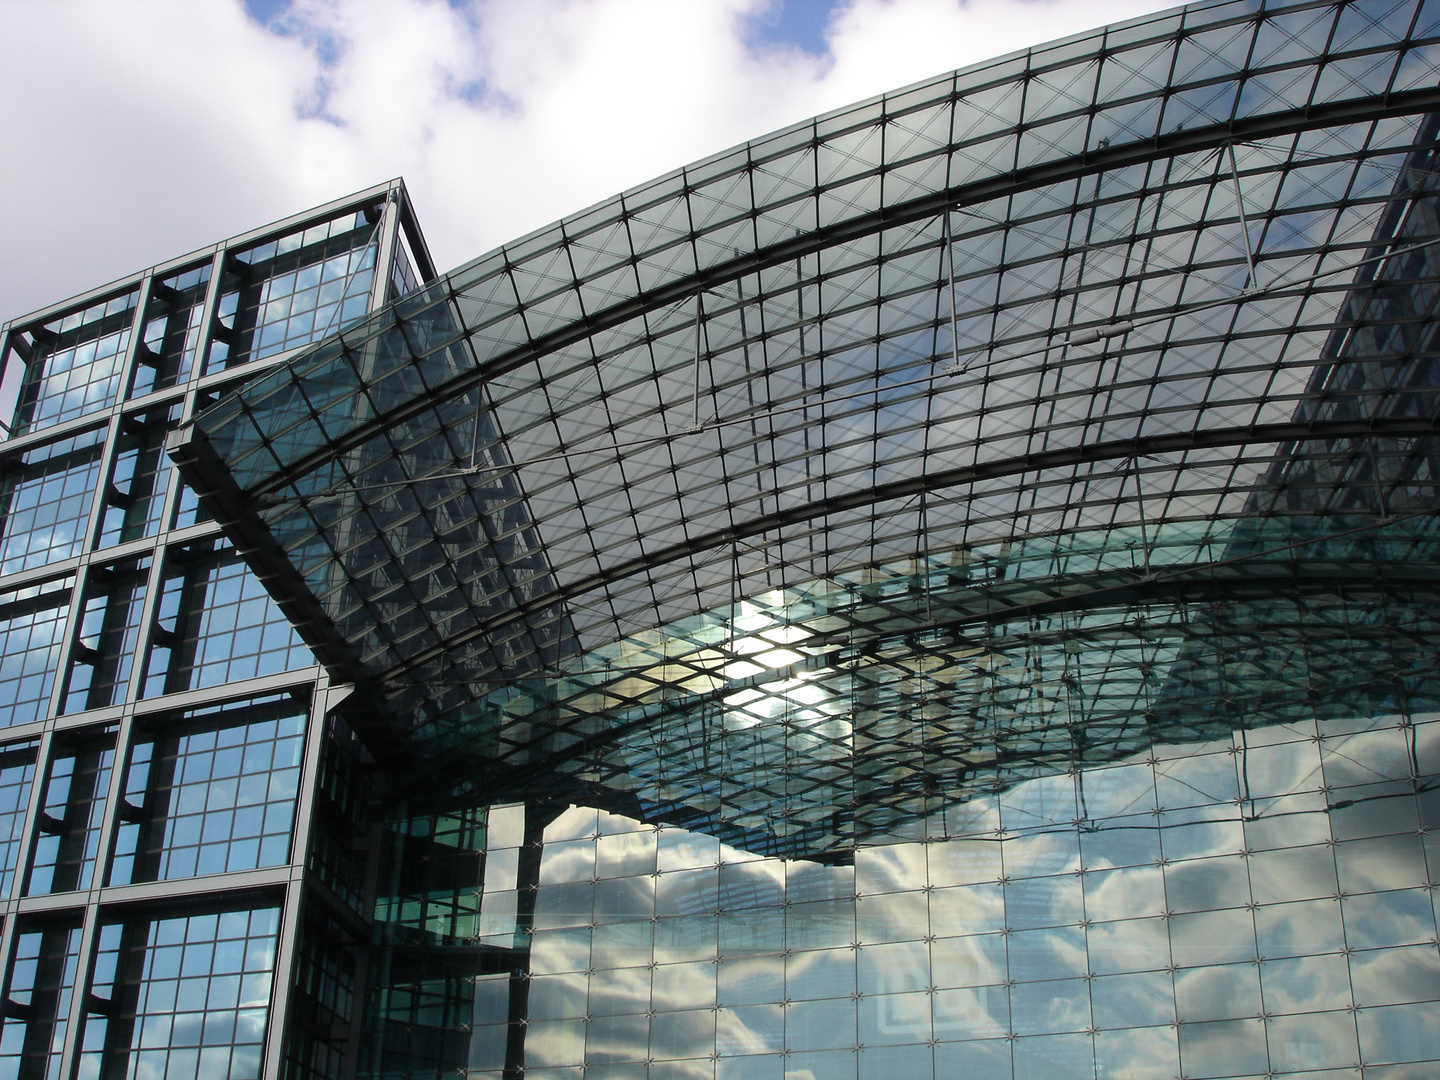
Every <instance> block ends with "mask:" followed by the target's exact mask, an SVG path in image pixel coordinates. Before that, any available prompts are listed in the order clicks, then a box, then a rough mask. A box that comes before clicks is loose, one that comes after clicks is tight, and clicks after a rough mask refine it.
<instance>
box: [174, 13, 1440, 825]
mask: <svg viewBox="0 0 1440 1080" xmlns="http://www.w3.org/2000/svg"><path fill="white" fill-rule="evenodd" d="M1437 83H1440V4H1437V3H1435V2H1433V0H1424V2H1421V0H1398V2H1397V0H1357V2H1349V3H1334V2H1303V3H1288V4H1274V5H1261V4H1257V3H1253V2H1233V3H1219V4H1200V5H1195V6H1193V7H1190V8H1187V9H1181V10H1176V11H1171V12H1167V13H1165V14H1161V15H1157V16H1153V17H1149V18H1145V19H1141V20H1137V21H1134V22H1130V23H1127V24H1123V25H1120V26H1116V27H1111V28H1107V29H1102V30H1097V31H1095V32H1092V33H1090V34H1085V35H1081V36H1078V37H1075V38H1071V39H1068V40H1066V41H1062V42H1059V43H1056V44H1053V45H1048V46H1044V47H1041V48H1036V49H1032V50H1029V51H1028V52H1025V53H1021V54H1017V55H1013V56H1009V57H1005V58H1002V59H999V60H996V61H994V62H991V63H988V64H984V65H980V66H978V67H973V68H969V69H965V70H962V71H959V72H956V73H954V74H951V75H946V76H943V77H941V78H938V79H935V80H931V81H929V82H926V83H922V84H920V85H917V86H914V87H910V88H907V89H904V90H900V91H897V92H895V93H892V94H888V95H885V96H884V97H881V98H877V99H874V100H871V101H868V102H864V103H862V104H860V105H857V106H855V107H853V108H851V109H846V110H843V111H840V112H837V113H833V114H830V115H827V116H823V117H819V118H817V119H815V120H812V121H807V122H806V123H804V124H799V125H796V126H794V127H791V128H788V129H786V130H784V131H781V132H778V133H776V134H774V135H771V136H767V137H765V138H762V139H757V140H755V141H753V142H751V143H747V144H746V145H744V146H741V147H737V148H735V149H733V150H730V151H727V152H725V153H722V154H718V155H716V156H714V157H712V158H709V159H707V160H705V161H702V162H700V163H697V164H695V165H692V166H688V167H686V168H684V169H681V170H678V171H676V172H674V173H671V174H669V175H667V176H664V177H661V178H660V179H658V180H656V181H654V182H652V183H650V184H647V185H644V186H642V187H640V188H636V189H634V190H631V191H628V192H625V193H623V194H621V195H619V196H616V197H615V198H614V199H611V200H609V201H607V202H604V203H601V204H599V205H597V206H595V207H592V208H590V209H588V210H586V211H583V212H582V213H579V214H576V215H574V216H573V217H570V218H567V219H565V220H563V221H561V222H558V223H556V224H555V225H553V226H551V227H549V228H547V229H543V230H541V231H539V232H536V233H534V234H532V235H530V236H527V237H525V238H523V239H521V240H518V241H516V242H515V243H513V244H509V245H506V246H504V247H502V248H500V249H497V250H496V251H494V252H491V253H489V254H487V255H485V256H483V257H481V258H479V259H477V260H475V261H474V262H472V263H469V264H467V265H466V266H463V267H461V268H460V269H458V270H456V271H454V272H453V273H451V274H449V275H448V276H446V277H444V278H442V279H441V280H440V281H438V282H437V283H435V284H434V285H431V286H428V287H426V288H424V289H422V290H420V291H417V292H414V293H411V294H409V295H407V296H405V297H403V298H402V299H400V300H398V301H396V302H395V303H394V304H393V305H391V306H390V307H389V308H387V309H386V310H384V311H382V312H380V313H379V314H377V315H375V316H374V317H372V318H370V319H368V320H367V321H366V322H364V323H362V324H361V325H359V326H357V327H355V328H353V329H351V330H349V331H347V332H346V333H344V334H343V335H341V336H340V337H338V338H336V339H333V340H331V341H328V342H326V343H324V344H322V345H320V346H319V347H317V348H315V349H313V350H311V351H308V352H307V353H305V354H304V355H302V356H301V357H299V358H298V359H296V360H294V361H293V362H291V363H290V364H288V365H286V366H285V367H283V368H281V369H278V370H276V371H274V372H271V373H268V374H266V375H264V376H263V377H261V378H259V379H257V380H255V381H253V382H251V383H249V384H248V385H246V386H244V387H243V388H242V389H241V390H239V391H238V392H237V393H235V394H233V395H231V396H229V397H228V398H226V399H224V400H222V401H221V402H219V403H218V404H216V405H214V406H213V407H212V408H210V409H208V410H207V411H205V412H203V413H202V414H201V415H200V416H199V417H198V418H197V419H196V421H195V422H194V424H193V425H191V426H190V427H189V428H187V429H185V430H184V431H182V432H181V433H180V437H179V438H177V439H176V440H174V441H173V442H172V446H171V449H172V453H173V454H174V455H175V456H176V458H177V460H178V461H180V462H181V463H182V467H183V468H184V469H185V470H186V472H187V475H188V476H189V478H190V480H191V481H192V483H194V484H196V486H198V487H200V488H201V489H202V490H203V491H205V492H206V493H207V495H206V499H207V502H208V504H209V505H210V507H211V509H212V511H213V512H215V513H216V514H217V516H219V517H220V519H221V520H222V521H224V522H225V523H226V524H227V527H228V528H229V529H230V531H231V533H232V535H234V536H235V537H236V538H237V540H239V541H240V542H241V543H242V546H243V547H244V548H245V550H247V551H248V552H249V553H250V555H249V557H250V559H251V562H252V565H254V566H255V567H256V568H257V570H259V571H260V572H261V573H262V576H263V577H264V578H265V580H266V581H267V584H268V585H269V587H270V588H271V591H272V592H273V593H274V594H275V595H276V596H277V598H279V599H280V600H281V602H282V604H283V605H285V606H286V610H287V612H288V613H289V614H290V615H291V617H292V619H294V621H296V623H297V625H299V626H301V628H302V631H303V632H304V633H305V634H306V635H307V637H308V639H309V640H310V641H311V643H312V644H313V645H315V646H316V648H317V650H318V651H319V653H320V655H321V657H322V659H324V660H325V661H326V662H327V664H329V665H330V667H331V669H332V671H333V672H335V673H336V674H338V675H339V676H341V677H344V678H350V679H359V680H369V685H373V686H377V687H380V688H383V693H384V694H385V695H387V702H388V709H389V711H390V713H391V714H392V716H394V717H396V718H398V721H399V725H400V727H402V728H404V729H406V730H407V731H408V733H409V738H410V746H411V747H412V749H413V748H414V747H417V746H418V747H421V748H422V750H421V751H420V754H421V756H422V757H424V756H427V755H428V756H431V757H432V758H434V757H441V756H442V755H441V754H440V751H441V750H444V751H445V752H446V753H445V754H444V755H443V758H444V759H445V760H447V762H448V763H449V764H450V765H451V766H452V772H451V773H450V774H448V775H449V776H450V778H451V779H452V780H453V779H455V778H456V777H457V776H458V775H460V773H458V772H455V771H454V769H457V768H458V769H459V770H460V771H461V772H466V775H470V776H471V777H472V781H473V782H477V783H479V782H484V783H489V784H494V783H500V782H514V783H520V784H522V786H523V777H524V776H525V775H529V774H527V773H526V770H527V769H529V770H541V771H543V772H544V774H545V775H546V776H549V777H551V778H552V779H553V775H554V774H555V773H556V772H557V771H558V772H559V773H561V774H563V775H565V776H568V777H569V778H570V779H571V780H572V781H573V782H574V783H575V784H576V785H594V786H596V787H597V789H604V790H605V791H607V792H609V793H611V794H612V795H613V794H614V793H615V792H617V791H623V792H625V793H626V794H625V797H626V798H632V799H634V800H636V801H637V802H636V805H637V806H639V808H640V811H644V812H651V813H654V812H658V811H657V810H656V808H657V807H660V808H661V809H662V810H664V812H665V813H667V814H669V815H670V818H671V819H677V820H680V819H683V820H700V819H702V818H703V819H705V820H706V821H709V822H710V827H712V828H722V827H723V828H724V829H729V830H731V833H732V834H734V835H742V834H743V835H744V836H746V837H749V840H748V841H746V842H749V843H751V844H752V846H754V845H759V846H761V847H766V845H768V848H767V849H768V850H777V851H789V850H805V851H811V852H813V851H817V850H818V851H833V850H836V849H838V848H842V847H843V846H844V843H845V842H846V839H845V838H846V837H849V838H850V840H853V839H854V838H855V837H856V836H857V835H860V834H861V833H865V834H867V835H868V834H874V833H876V832H883V830H884V829H885V828H887V827H890V824H891V823H892V821H893V818H894V815H893V814H891V815H890V816H887V814H890V811H888V810H886V807H891V808H892V809H893V807H894V805H895V803H896V802H897V800H906V799H908V800H911V801H914V800H921V801H923V800H925V799H929V798H932V797H935V795H936V792H937V791H944V792H947V793H949V794H950V795H951V796H952V797H953V796H955V795H956V794H957V793H959V794H963V791H964V790H965V789H966V785H973V784H988V785H991V786H992V788H993V786H995V785H997V784H998V785H1003V784H1004V783H1007V782H1009V781H1010V780H1013V779H1014V778H1017V777H1022V776H1033V775H1038V774H1040V773H1043V772H1044V771H1046V770H1053V769H1057V768H1070V767H1073V766H1074V765H1075V764H1076V763H1083V762H1085V761H1089V760H1108V759H1113V757H1115V756H1117V755H1119V754H1123V753H1127V752H1130V751H1132V750H1134V749H1136V748H1140V747H1143V746H1145V745H1147V744H1149V743H1150V742H1153V741H1155V740H1162V741H1163V740H1167V739H1168V740H1178V739H1195V738H1203V737H1205V736H1206V734H1207V733H1209V732H1213V731H1228V730H1232V729H1233V728H1235V727H1247V726H1255V725H1258V724H1262V723H1270V722H1276V721H1280V720H1283V719H1285V718H1286V717H1287V716H1289V715H1293V711H1294V710H1295V709H1297V708H1300V709H1307V708H1308V709H1312V710H1313V709H1315V708H1319V707H1321V706H1318V705H1316V702H1317V701H1321V700H1324V701H1328V702H1330V703H1331V705H1333V707H1334V708H1339V709H1342V710H1344V709H1357V708H1359V709H1371V710H1373V709H1382V710H1383V709H1385V708H1392V707H1393V708H1395V709H1400V708H1401V707H1402V705H1405V703H1407V702H1408V703H1410V705H1413V704H1414V703H1415V702H1418V701H1421V700H1425V701H1428V700H1431V698H1432V697H1434V696H1435V691H1434V689H1433V688H1432V687H1430V684H1429V679H1430V675H1429V674H1428V673H1427V668H1426V665H1427V664H1430V658H1432V657H1433V654H1434V647H1435V645H1436V637H1435V630H1436V627H1435V626H1434V620H1433V618H1432V616H1431V615H1430V612H1431V611H1433V599H1434V595H1433V590H1434V585H1435V567H1434V554H1435V548H1434V539H1435V521H1434V517H1433V511H1434V510H1435V508H1436V505H1437V504H1436V500H1435V481H1434V474H1433V472H1432V462H1433V460H1434V458H1433V454H1434V450H1435V445H1434V439H1433V437H1434V435H1435V434H1436V433H1437V425H1440V413H1437V400H1436V394H1437V390H1440V380H1437V379H1436V377H1435V372H1434V370H1433V365H1434V363H1435V361H1436V356H1437V349H1436V343H1435V334H1434V329H1433V326H1432V322H1433V318H1434V313H1433V311H1432V308H1433V305H1434V303H1435V300H1436V297H1437V295H1440V291H1437V287H1440V219H1437V214H1436V209H1437V203H1436V195H1437V193H1440V184H1437V175H1436V167H1437V163H1440V154H1437V149H1436V133H1437V124H1436V121H1435V120H1434V117H1435V116H1436V115H1440V85H1437ZM1402 627H1403V628H1404V629H1401V628H1402ZM1360 661H1363V663H1359V667H1360V668H1363V670H1358V669H1357V662H1360ZM1430 669H1431V670H1433V664H1430ZM1317 672H1319V673H1320V674H1318V675H1317ZM842 684H843V685H842ZM756 702H759V703H760V704H756ZM1326 707H1329V706H1326ZM1405 707H1409V706H1408V705H1405ZM807 710H808V714H807ZM805 715H808V719H796V717H803V716H805ZM865 717H868V718H869V719H868V720H866V719H864V718H865ZM767 725H769V727H767ZM760 728H765V730H766V731H772V730H773V732H775V734H773V735H761V734H759V733H758V729H760ZM744 732H750V734H748V735H744V734H736V733H744ZM707 733H708V734H707ZM710 736H713V738H711V737H710ZM727 739H728V740H730V741H729V742H728V743H727V742H726V740H727ZM735 739H748V740H751V742H750V743H747V744H746V745H747V746H749V747H750V749H747V750H744V751H743V752H741V751H738V750H736V751H735V753H737V754H738V755H739V757H743V758H744V759H745V762H746V764H745V765H744V766H743V767H742V766H741V765H739V764H736V765H735V766H734V767H733V769H729V771H727V768H728V767H727V766H725V765H723V764H721V763H719V762H720V758H722V757H724V756H725V754H726V753H730V752H731V750H734V746H735ZM722 744H723V746H722ZM726 746H729V747H730V748H731V749H730V750H725V749H724V747H726ZM722 750H723V751H724V752H723V753H722ZM746 755H748V756H746ZM782 759H783V761H788V762H789V763H790V764H789V765H786V766H784V767H781V765H779V764H776V765H775V768H774V775H775V776H776V777H777V778H778V779H776V781H775V785H774V787H773V789H767V788H766V787H765V784H763V783H761V782H759V781H758V780H757V779H756V777H757V776H758V775H759V773H758V772H757V771H756V762H772V763H775V762H781V761H782ZM457 762H458V763H459V764H458V765H456V764H455V763H457ZM866 762H868V764H866ZM433 770H434V767H433V765H432V766H431V767H430V771H427V772H425V773H424V775H426V776H427V777H431V778H433V777H434V776H435V775H436V774H435V773H434V771H433ZM476 770H479V772H478V773H477V771H476ZM747 770H748V771H747ZM807 770H808V774H809V775H806V774H807ZM762 771H763V770H762ZM476 775H479V776H481V779H480V780H473V777H474V776H476ZM537 775H538V773H537ZM842 775H843V779H841V777H842ZM517 777H520V778H522V779H521V780H517V779H516V778H517ZM467 782H471V781H467ZM861 788H863V789H864V793H863V794H862V793H860V792H861ZM742 789H743V790H742ZM842 789H843V792H844V794H843V797H842V794H840V792H841V791H842ZM667 800H668V801H667ZM862 804H863V805H864V806H867V807H869V808H870V811H869V812H870V813H871V817H870V819H869V823H868V824H865V825H863V827H862V825H861V824H858V823H857V822H858V820H859V817H860V816H861V811H860V810H859V809H857V808H858V807H860V806H861V805H862ZM776 807H782V808H783V809H780V810H777V809H776ZM846 807H848V809H844V808H846ZM851 813H853V814H854V815H855V818H854V819H849V818H847V819H846V821H843V822H842V821H841V820H840V817H843V816H844V815H845V814H851ZM686 815H690V817H688V818H687V817H686ZM707 815H708V816H707ZM837 815H839V816H837ZM782 819H783V820H782ZM787 837H789V838H798V839H794V841H793V843H792V842H791V841H790V840H787V839H786V838H787Z"/></svg>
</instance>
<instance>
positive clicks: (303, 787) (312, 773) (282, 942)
mask: <svg viewBox="0 0 1440 1080" xmlns="http://www.w3.org/2000/svg"><path fill="white" fill-rule="evenodd" d="M350 689H351V688H350V687H348V686H345V687H337V688H335V689H333V690H332V689H331V687H330V680H329V678H328V677H327V676H326V675H325V674H323V673H322V674H321V675H320V678H319V679H318V681H317V682H316V684H315V695H314V696H313V697H312V698H311V699H310V715H309V718H308V720H307V721H306V729H305V762H304V765H303V766H302V768H301V770H300V786H299V794H298V795H297V797H296V801H295V824H294V826H293V827H292V832H291V840H290V874H289V880H288V881H286V883H285V900H284V902H283V905H282V907H281V909H280V939H279V941H277V942H276V946H275V974H274V983H273V989H272V990H271V993H270V1016H269V1019H268V1020H267V1022H266V1025H265V1065H264V1068H263V1069H262V1070H261V1074H260V1075H261V1076H263V1077H266V1078H268V1080H274V1078H276V1077H279V1075H280V1070H281V1066H282V1065H283V1064H284V1061H285V1044H286V1041H287V1039H288V1036H289V1034H290V999H291V991H292V989H293V987H294V985H295V961H296V956H295V952H296V942H297V939H298V938H299V936H300V918H301V913H302V912H301V908H302V904H303V900H304V890H305V860H306V858H307V856H308V854H309V851H310V829H311V825H312V824H313V818H314V811H315V785H316V783H317V782H318V779H319V774H320V758H321V755H322V754H323V752H324V749H325V732H326V727H325V720H326V717H328V716H329V715H330V711H331V709H333V708H334V707H335V705H336V704H338V703H339V702H340V701H341V700H342V699H343V698H344V697H345V696H346V695H348V694H349V692H350Z"/></svg>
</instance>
